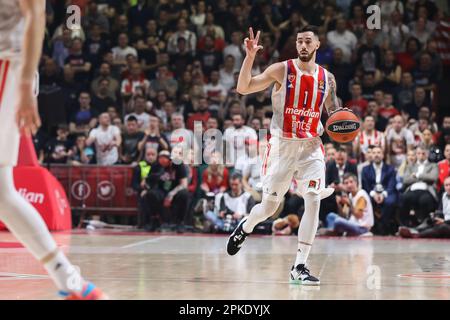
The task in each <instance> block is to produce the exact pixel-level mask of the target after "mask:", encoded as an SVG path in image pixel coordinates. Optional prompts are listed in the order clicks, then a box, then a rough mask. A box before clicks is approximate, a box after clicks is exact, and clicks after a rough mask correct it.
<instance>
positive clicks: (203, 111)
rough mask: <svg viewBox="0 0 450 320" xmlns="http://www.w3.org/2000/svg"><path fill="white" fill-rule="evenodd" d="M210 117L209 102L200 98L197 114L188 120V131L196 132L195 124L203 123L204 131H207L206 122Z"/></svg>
mask: <svg viewBox="0 0 450 320" xmlns="http://www.w3.org/2000/svg"><path fill="white" fill-rule="evenodd" d="M210 116H211V114H210V113H209V111H208V100H207V99H206V98H200V99H199V101H198V107H197V112H195V113H194V114H192V115H191V116H189V118H188V120H187V124H186V127H187V129H189V130H192V131H194V122H195V121H201V122H202V124H203V130H206V122H207V121H208V119H209V117H210Z"/></svg>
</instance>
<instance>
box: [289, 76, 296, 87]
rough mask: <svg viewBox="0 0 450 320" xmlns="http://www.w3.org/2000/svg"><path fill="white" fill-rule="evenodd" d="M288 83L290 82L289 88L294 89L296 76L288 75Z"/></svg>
mask: <svg viewBox="0 0 450 320" xmlns="http://www.w3.org/2000/svg"><path fill="white" fill-rule="evenodd" d="M288 81H289V85H288V88H293V87H294V86H293V84H292V82H294V81H295V74H290V75H288Z"/></svg>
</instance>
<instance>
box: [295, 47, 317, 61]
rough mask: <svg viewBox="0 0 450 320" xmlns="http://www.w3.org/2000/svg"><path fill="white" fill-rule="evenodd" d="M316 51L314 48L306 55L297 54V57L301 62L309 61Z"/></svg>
mask: <svg viewBox="0 0 450 320" xmlns="http://www.w3.org/2000/svg"><path fill="white" fill-rule="evenodd" d="M315 53H316V50H315V49H314V50H313V52H311V53H310V54H308V55H307V56H301V55H300V54H298V58H299V59H300V61H302V62H309V61H311V59H312V58H313V57H314V54H315Z"/></svg>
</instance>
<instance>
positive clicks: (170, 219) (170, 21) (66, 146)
mask: <svg viewBox="0 0 450 320" xmlns="http://www.w3.org/2000/svg"><path fill="white" fill-rule="evenodd" d="M70 4H75V5H78V6H79V7H80V8H81V13H82V18H81V25H79V26H78V27H77V28H69V27H68V26H67V24H66V19H67V17H68V16H67V15H66V9H65V8H66V6H68V5H70ZM372 4H376V5H378V6H379V7H380V8H381V29H380V30H370V29H368V28H367V27H366V20H367V18H368V15H367V14H366V9H367V7H368V6H369V5H372ZM449 21H450V20H449V17H448V8H446V7H445V2H444V1H439V0H436V1H432V0H379V1H375V0H352V1H350V0H348V1H342V0H341V1H339V0H338V1H332V0H330V1H324V0H318V1H317V0H316V1H312V0H299V1H284V0H275V1H264V0H261V1H249V0H218V1H209V0H205V1H202V0H199V1H186V0H160V1H152V0H149V1H146V0H130V1H118V0H99V1H89V0H72V1H70V0H69V1H56V0H54V1H47V30H46V38H45V43H44V50H43V56H42V60H41V64H40V85H39V87H40V94H39V110H40V114H41V117H42V119H43V126H42V128H41V129H40V131H39V132H38V133H37V134H36V136H35V137H34V141H35V146H36V149H37V152H38V156H39V160H40V161H41V162H42V163H50V164H52V163H59V164H61V163H65V164H69V165H83V164H97V165H100V166H111V165H117V164H125V165H131V166H133V167H134V168H135V169H134V170H135V172H134V176H133V188H134V190H135V191H136V192H137V194H138V196H139V209H140V218H139V219H138V220H139V224H140V226H141V227H145V228H146V229H148V230H155V229H157V228H158V227H160V225H161V224H162V223H167V224H174V225H176V228H177V230H178V231H180V232H182V231H183V225H184V224H186V225H196V226H198V227H202V228H204V229H205V230H207V231H216V232H228V231H230V230H232V228H233V226H234V225H235V224H236V223H237V221H238V220H239V219H240V218H242V217H243V216H244V215H246V214H248V213H249V212H250V209H251V207H252V206H253V205H254V204H255V203H257V202H259V201H261V191H262V186H261V181H260V168H261V166H262V157H263V155H264V153H265V147H266V142H267V136H270V119H271V115H272V110H271V100H270V96H271V88H269V89H268V90H264V91H262V92H259V93H256V94H252V95H248V96H242V95H240V94H238V93H237V92H236V81H237V76H238V74H239V69H240V65H241V63H242V61H243V58H244V56H245V50H244V48H243V39H244V37H245V36H246V33H247V30H248V27H249V26H252V27H253V28H254V29H257V30H261V31H262V35H261V43H262V45H263V49H262V50H261V52H259V54H258V55H257V57H256V60H255V63H254V66H253V70H252V73H253V74H258V73H260V72H262V71H263V70H264V69H265V68H266V67H267V66H268V65H270V64H272V63H274V62H277V61H282V60H286V59H290V58H295V57H296V56H297V52H296V48H295V38H296V32H297V31H298V30H299V29H300V28H302V27H303V26H305V25H308V24H314V25H317V26H319V27H320V28H319V30H320V32H319V33H320V34H319V38H320V41H321V46H320V48H319V50H318V51H317V63H319V64H321V65H323V66H324V67H325V68H327V69H328V70H330V71H331V72H332V73H333V74H334V75H335V77H336V80H337V86H338V91H337V94H338V97H339V99H340V100H341V103H342V105H343V106H345V107H348V108H350V109H352V110H353V111H354V112H355V113H357V114H358V115H359V116H360V117H361V119H362V130H361V134H360V135H359V136H358V137H357V139H356V140H355V141H354V142H353V144H349V145H337V144H333V143H332V142H330V140H329V139H328V137H326V135H325V136H324V137H323V140H324V143H325V147H326V157H327V172H326V177H327V181H326V183H327V185H329V186H331V187H334V188H336V194H335V195H333V196H332V197H330V198H328V199H324V200H323V201H322V209H321V215H320V218H321V223H322V227H323V230H324V232H325V233H333V234H348V235H369V234H370V232H372V233H374V234H381V235H387V234H395V233H396V232H397V230H398V226H402V227H404V228H408V229H407V231H402V232H401V234H403V235H406V234H408V235H411V234H412V235H416V234H419V233H416V232H415V231H416V230H415V229H410V228H414V227H417V226H422V229H423V228H424V224H425V223H428V227H430V228H433V226H432V225H433V223H435V222H433V221H437V220H436V219H441V218H436V219H435V218H430V213H431V212H435V213H436V212H437V211H439V210H436V209H437V208H438V204H439V203H441V208H442V203H443V204H444V205H443V209H442V210H443V211H444V213H445V214H444V216H443V218H442V219H441V220H442V221H447V220H445V219H444V218H445V217H447V218H448V217H449V214H450V212H449V210H450V209H449V207H448V202H449V201H448V200H447V198H446V194H450V191H447V193H445V191H444V188H445V190H447V184H448V183H449V182H448V179H447V180H446V177H448V176H449V164H450V117H449V116H448V112H447V113H446V111H445V110H448V109H450V108H449V105H448V101H449V100H446V99H445V98H444V97H445V95H446V94H447V95H448V93H446V92H445V90H444V91H443V90H439V88H440V84H441V83H446V81H447V83H448V81H449V77H448V71H449V70H450V69H449V65H450V50H449V48H450V45H449V44H450V38H448V35H449V34H450V22H449ZM326 116H327V115H326V113H324V117H323V119H322V120H325V119H326ZM198 123H201V125H200V126H198V125H196V124H198ZM211 129H217V130H220V132H222V133H223V137H224V140H225V145H226V147H225V148H221V147H220V146H219V144H220V143H221V142H220V141H219V139H215V137H214V134H211V132H214V131H213V130H211ZM262 129H263V130H265V132H266V134H261V130H262ZM198 130H199V131H200V133H202V136H201V137H200V138H199V137H198V136H196V134H194V132H195V131H198ZM236 138H240V139H236ZM196 148H197V149H196ZM199 148H200V150H201V152H202V153H203V157H202V159H201V161H200V163H198V161H195V160H196V157H197V156H196V154H195V152H194V150H198V149H199ZM177 159H178V160H180V159H181V161H175V160H177ZM226 159H231V160H230V161H226ZM180 162H181V163H180ZM446 181H447V182H446ZM449 190H450V189H449ZM447 197H450V196H447ZM303 209H304V207H303V199H302V198H301V196H299V194H298V192H297V187H296V183H295V181H293V183H292V186H291V189H290V190H289V192H288V194H287V195H286V199H285V201H284V203H283V205H282V206H281V207H280V208H279V210H278V211H277V214H276V217H275V218H277V219H278V220H276V223H275V224H274V225H273V226H272V225H270V226H263V227H261V228H260V229H257V230H259V231H260V232H268V233H270V232H272V231H273V232H274V233H276V234H289V233H292V232H295V230H296V228H297V227H298V220H297V219H295V218H294V216H296V217H298V219H301V215H302V212H303ZM166 213H167V214H166ZM293 215H294V216H293ZM371 215H372V217H370V216H371ZM436 217H437V216H436ZM430 219H432V222H430ZM439 221H440V220H439ZM447 222H448V221H447ZM444 224H445V223H444ZM419 229H420V228H419ZM422 229H420V230H422ZM283 230H284V231H283ZM403 230H404V229H403Z"/></svg>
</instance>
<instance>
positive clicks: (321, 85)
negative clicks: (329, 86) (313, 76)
mask: <svg viewBox="0 0 450 320" xmlns="http://www.w3.org/2000/svg"><path fill="white" fill-rule="evenodd" d="M319 90H321V91H324V90H325V81H323V80H319Z"/></svg>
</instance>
